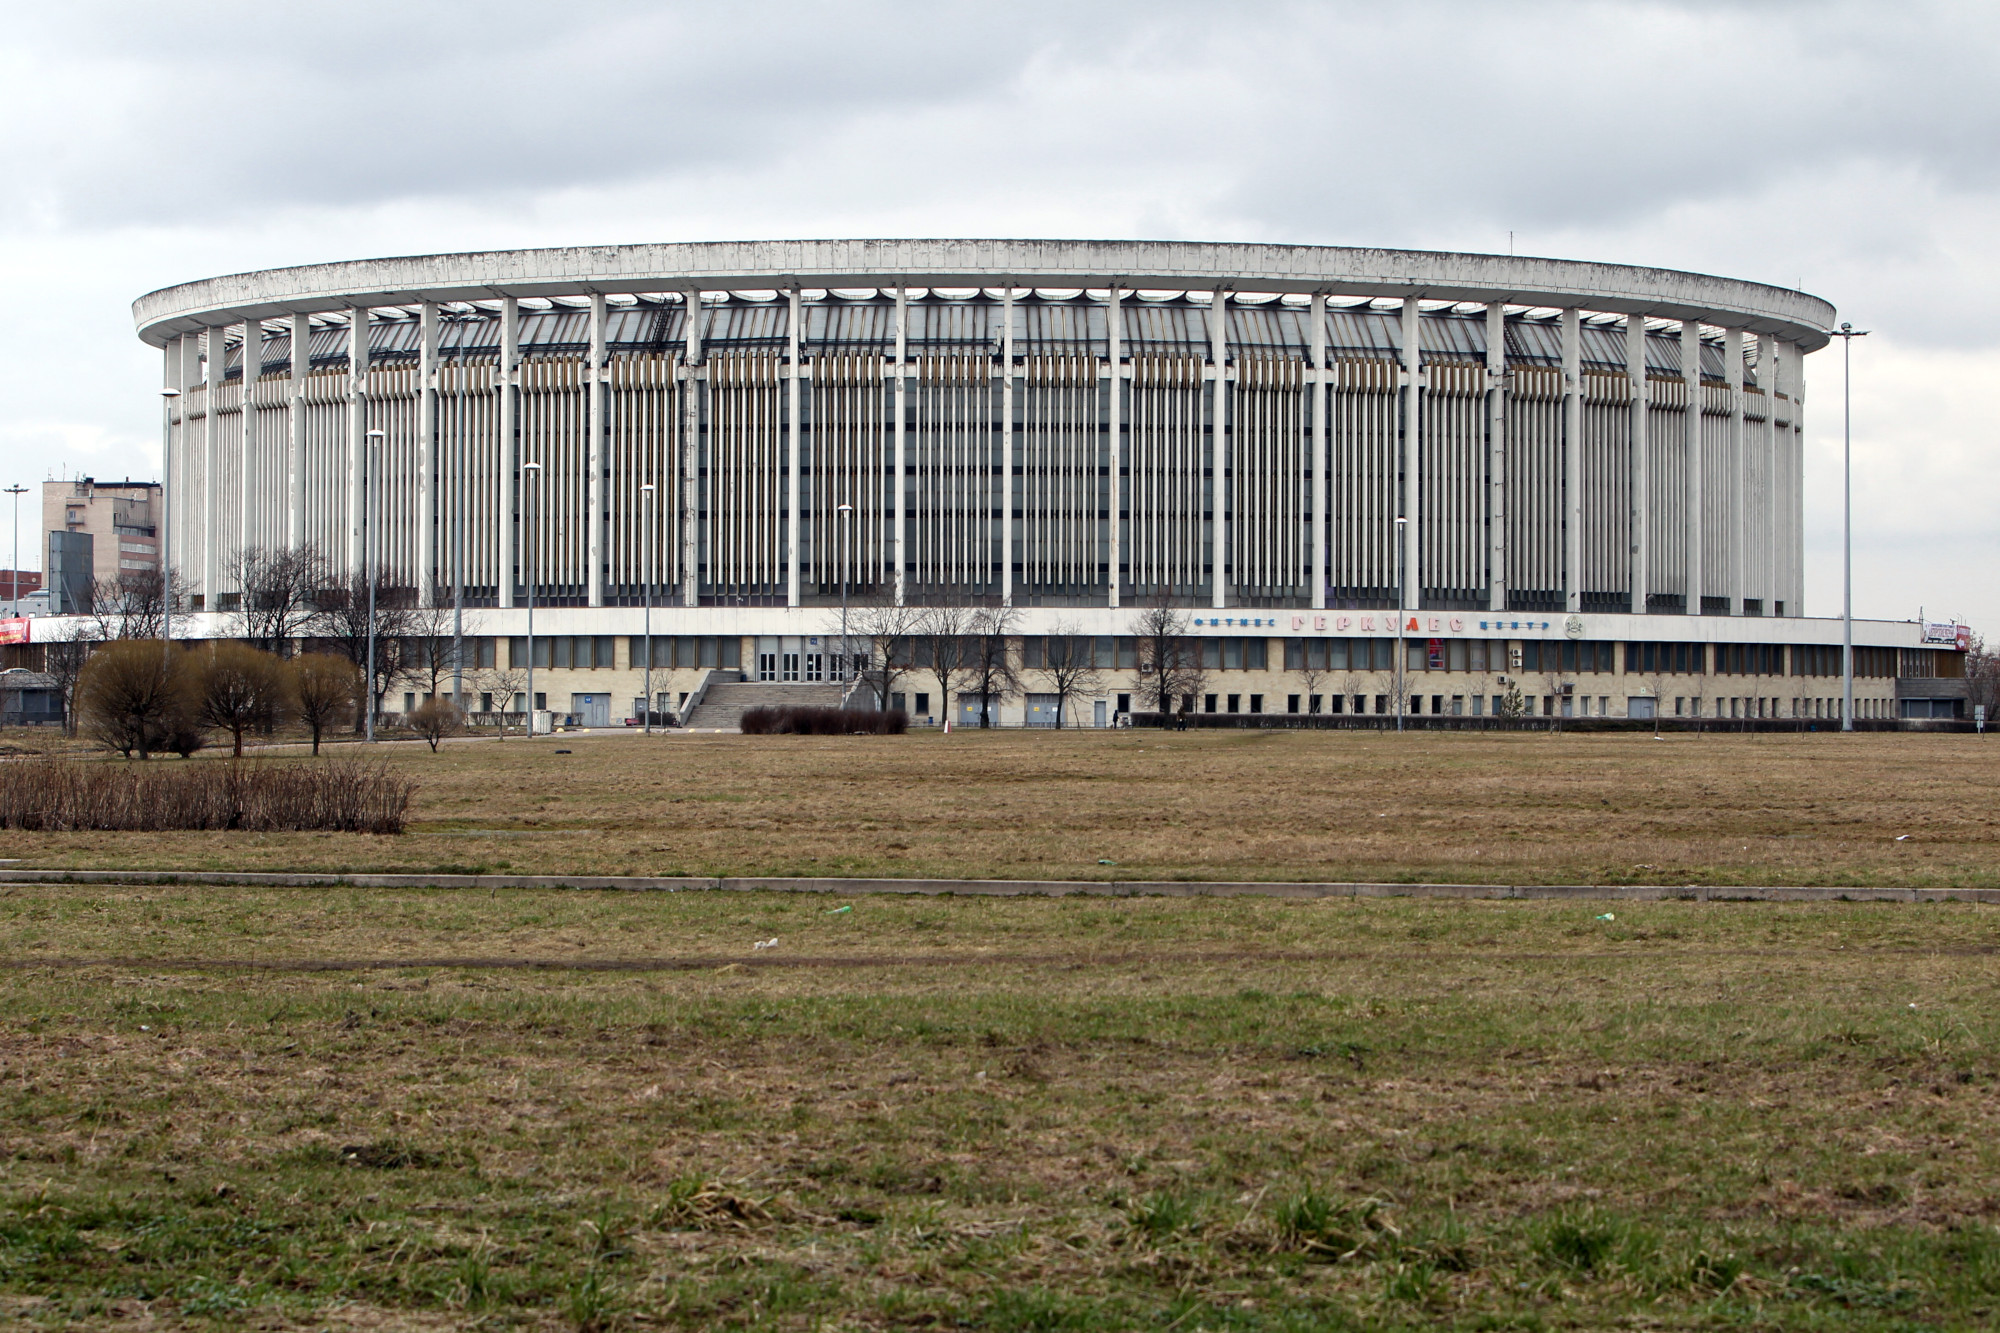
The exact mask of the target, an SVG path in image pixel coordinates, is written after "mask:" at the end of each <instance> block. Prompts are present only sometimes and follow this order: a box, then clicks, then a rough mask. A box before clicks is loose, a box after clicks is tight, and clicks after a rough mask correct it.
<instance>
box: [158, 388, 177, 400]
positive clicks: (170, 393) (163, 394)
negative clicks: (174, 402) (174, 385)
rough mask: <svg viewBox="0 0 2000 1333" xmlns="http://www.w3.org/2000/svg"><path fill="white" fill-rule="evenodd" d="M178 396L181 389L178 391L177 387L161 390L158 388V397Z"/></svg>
mask: <svg viewBox="0 0 2000 1333" xmlns="http://www.w3.org/2000/svg"><path fill="white" fill-rule="evenodd" d="M180 396H181V391H180V390H179V389H162V390H160V397H162V398H178V397H180Z"/></svg>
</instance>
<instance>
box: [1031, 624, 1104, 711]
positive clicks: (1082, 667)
mask: <svg viewBox="0 0 2000 1333" xmlns="http://www.w3.org/2000/svg"><path fill="white" fill-rule="evenodd" d="M1050 629H1051V630H1052V631H1053V632H1052V633H1051V634H1050V635H1049V637H1048V641H1047V643H1046V644H1045V646H1044V647H1043V649H1042V674H1043V675H1044V676H1046V677H1047V678H1048V682H1049V688H1050V690H1051V691H1052V692H1053V693H1054V694H1055V696H1056V729H1057V730H1061V729H1062V728H1063V727H1064V726H1066V725H1067V723H1066V721H1065V719H1066V718H1067V717H1068V716H1069V713H1070V705H1071V704H1072V703H1073V702H1076V701H1078V700H1080V699H1083V698H1085V697H1086V696H1089V695H1093V694H1097V693H1099V692H1100V691H1102V690H1103V688H1104V677H1103V676H1102V675H1101V674H1100V673H1099V671H1098V669H1097V656H1096V653H1095V651H1094V648H1095V645H1094V644H1093V643H1092V641H1091V640H1090V638H1088V637H1087V636H1085V635H1084V634H1083V632H1082V628H1081V627H1080V626H1078V625H1077V624H1076V623H1075V622H1073V621H1067V620H1058V621H1056V622H1055V623H1054V624H1053V625H1051V626H1050Z"/></svg>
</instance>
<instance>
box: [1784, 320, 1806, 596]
mask: <svg viewBox="0 0 2000 1333" xmlns="http://www.w3.org/2000/svg"><path fill="white" fill-rule="evenodd" d="M1789 346H1790V352H1791V354H1790V355H1789V356H1787V357H1786V358H1785V364H1786V365H1788V366H1790V367H1791V375H1790V382H1791V386H1792V387H1791V395H1792V426H1791V430H1790V431H1789V432H1788V433H1787V435H1786V437H1785V447H1786V448H1787V449H1789V450H1791V458H1792V466H1791V483H1790V487H1789V491H1790V493H1789V494H1788V495H1787V496H1786V497H1785V509H1786V513H1787V515H1788V522H1789V530H1788V536H1787V538H1786V542H1785V545H1786V555H1785V558H1786V561H1787V563H1788V565H1789V566H1790V570H1791V576H1790V580H1791V581H1790V584H1789V586H1788V588H1787V593H1788V595H1787V597H1786V604H1787V607H1788V609H1791V612H1792V614H1793V615H1795V616H1802V615H1804V614H1805V605H1806V549H1805V540H1806V537H1805V484H1806V359H1805V357H1804V356H1802V355H1800V353H1799V349H1798V346H1797V344H1790V345H1789Z"/></svg>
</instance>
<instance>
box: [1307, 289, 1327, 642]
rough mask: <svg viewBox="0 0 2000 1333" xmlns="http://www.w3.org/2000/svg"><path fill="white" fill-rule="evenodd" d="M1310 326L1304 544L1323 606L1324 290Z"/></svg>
mask: <svg viewBox="0 0 2000 1333" xmlns="http://www.w3.org/2000/svg"><path fill="white" fill-rule="evenodd" d="M1307 318H1308V319H1309V320H1311V321H1312V329H1311V331H1310V332H1309V333H1308V334H1307V336H1306V345H1307V348H1308V351H1307V354H1308V355H1309V356H1311V358H1312V371H1311V374H1310V375H1309V377H1308V382H1309V383H1310V384H1311V385H1312V423H1313V424H1312V464H1311V466H1312V526H1311V528H1310V529H1309V530H1308V534H1307V542H1308V545H1307V547H1306V550H1307V553H1308V563H1309V564H1310V565H1311V566H1312V609H1313V610H1315V611H1324V610H1325V609H1326V572H1327V559H1326V555H1327V552H1326V530H1327V512H1326V505H1327V498H1326V497H1327V486H1326V478H1327V472H1328V465H1327V433H1326V410H1327V391H1326V384H1327V373H1326V293H1325V292H1314V293H1313V297H1312V313H1311V314H1309V315H1308V316H1307Z"/></svg>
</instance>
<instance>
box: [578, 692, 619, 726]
mask: <svg viewBox="0 0 2000 1333" xmlns="http://www.w3.org/2000/svg"><path fill="white" fill-rule="evenodd" d="M569 711H570V712H572V713H574V714H576V720H577V721H578V722H580V723H581V724H583V725H584V726H586V727H608V726H610V725H611V696H610V695H608V694H572V695H571V696H570V697H569Z"/></svg>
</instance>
